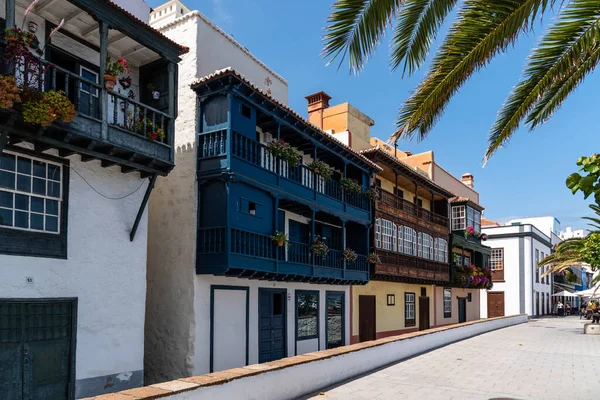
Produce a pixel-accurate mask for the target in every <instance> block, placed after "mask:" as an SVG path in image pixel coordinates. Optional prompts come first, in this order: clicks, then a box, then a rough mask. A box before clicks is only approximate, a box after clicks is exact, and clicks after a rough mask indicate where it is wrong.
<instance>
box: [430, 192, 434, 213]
mask: <svg viewBox="0 0 600 400" xmlns="http://www.w3.org/2000/svg"><path fill="white" fill-rule="evenodd" d="M429 193H431V204H430V205H429V209H430V210H431V212H432V213H433V212H435V206H434V201H435V196H434V194H433V192H432V191H431V190H430V191H429Z"/></svg>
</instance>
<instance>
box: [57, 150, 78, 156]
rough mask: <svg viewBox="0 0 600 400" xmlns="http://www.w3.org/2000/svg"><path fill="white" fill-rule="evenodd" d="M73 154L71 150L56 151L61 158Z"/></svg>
mask: <svg viewBox="0 0 600 400" xmlns="http://www.w3.org/2000/svg"><path fill="white" fill-rule="evenodd" d="M73 154H75V152H74V151H73V150H65V149H58V155H59V156H61V157H69V156H72V155H73Z"/></svg>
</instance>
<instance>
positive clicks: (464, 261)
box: [463, 255, 471, 267]
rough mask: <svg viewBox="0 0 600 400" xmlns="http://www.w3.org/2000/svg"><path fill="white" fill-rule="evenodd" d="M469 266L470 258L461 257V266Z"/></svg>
mask: <svg viewBox="0 0 600 400" xmlns="http://www.w3.org/2000/svg"><path fill="white" fill-rule="evenodd" d="M469 265H471V257H470V256H465V255H463V266H465V267H468V266H469Z"/></svg>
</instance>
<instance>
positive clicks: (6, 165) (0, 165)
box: [0, 154, 15, 171]
mask: <svg viewBox="0 0 600 400" xmlns="http://www.w3.org/2000/svg"><path fill="white" fill-rule="evenodd" d="M0 169H5V170H7V171H14V170H15V156H13V155H12V154H3V155H2V157H0Z"/></svg>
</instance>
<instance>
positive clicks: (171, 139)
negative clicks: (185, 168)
mask: <svg viewBox="0 0 600 400" xmlns="http://www.w3.org/2000/svg"><path fill="white" fill-rule="evenodd" d="M167 74H168V76H169V78H168V79H169V82H168V89H167V90H168V91H169V117H170V118H169V123H168V127H167V129H168V132H169V133H168V134H167V144H168V145H169V146H171V148H172V149H174V148H175V118H177V86H176V85H175V79H176V77H177V74H178V68H177V64H176V63H174V62H172V61H169V63H168V64H167ZM171 157H173V158H174V157H175V152H174V151H172V152H171ZM172 161H173V160H172Z"/></svg>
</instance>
